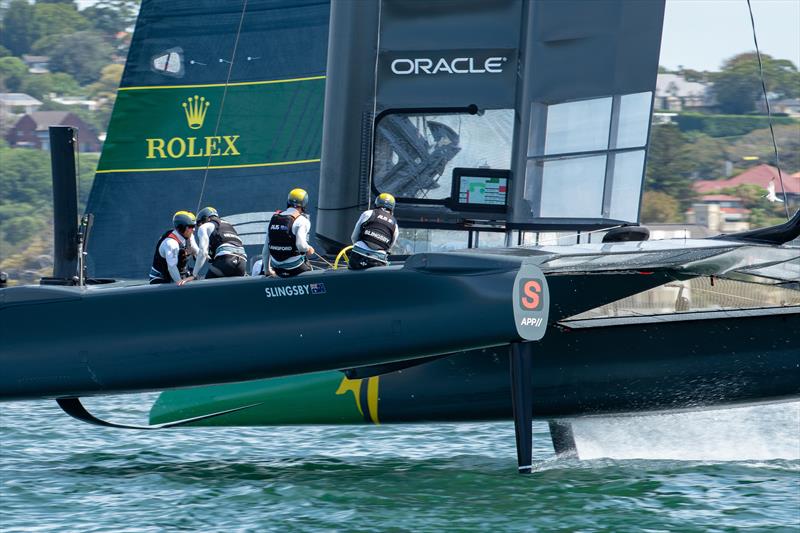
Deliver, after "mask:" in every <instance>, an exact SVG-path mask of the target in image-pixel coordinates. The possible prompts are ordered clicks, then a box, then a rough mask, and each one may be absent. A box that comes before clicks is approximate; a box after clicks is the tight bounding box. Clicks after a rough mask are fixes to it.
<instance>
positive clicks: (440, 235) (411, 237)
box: [391, 228, 469, 255]
mask: <svg viewBox="0 0 800 533" xmlns="http://www.w3.org/2000/svg"><path fill="white" fill-rule="evenodd" d="M468 239H469V235H468V234H467V232H466V231H457V230H440V229H414V228H400V234H399V235H398V238H397V243H395V245H394V247H393V248H392V250H391V253H392V254H393V255H411V254H417V253H421V252H446V251H449V250H463V249H465V248H467V246H468V244H469V240H468Z"/></svg>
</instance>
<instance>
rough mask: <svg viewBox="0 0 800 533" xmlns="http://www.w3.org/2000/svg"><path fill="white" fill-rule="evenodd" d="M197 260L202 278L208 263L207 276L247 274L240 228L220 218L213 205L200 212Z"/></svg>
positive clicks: (197, 273) (197, 232) (198, 214)
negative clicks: (239, 232) (237, 229)
mask: <svg viewBox="0 0 800 533" xmlns="http://www.w3.org/2000/svg"><path fill="white" fill-rule="evenodd" d="M194 237H195V239H196V240H197V248H198V253H197V261H195V264H194V270H193V273H194V277H195V278H196V279H201V276H202V272H201V270H202V268H203V267H204V266H205V264H206V262H208V272H207V273H206V275H205V277H206V279H212V278H227V277H231V278H232V277H238V276H244V275H245V271H246V267H247V254H246V253H245V251H244V243H243V242H242V239H241V238H240V237H239V234H238V233H237V232H236V229H235V228H234V227H233V226H232V225H231V224H230V223H229V222H226V221H225V220H223V219H221V218H220V217H219V213H218V212H217V210H216V209H214V208H213V207H204V208H203V209H201V210H200V212H199V213H197V230H196V231H195V233H194Z"/></svg>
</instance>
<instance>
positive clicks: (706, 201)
mask: <svg viewBox="0 0 800 533" xmlns="http://www.w3.org/2000/svg"><path fill="white" fill-rule="evenodd" d="M782 174H783V176H782V177H783V185H784V187H785V188H786V200H787V202H788V203H789V206H790V208H793V207H792V206H797V205H798V203H800V172H798V173H796V174H789V173H788V172H784V173H782ZM780 182H781V179H780V176H778V169H777V168H775V167H773V166H770V165H758V166H756V167H753V168H751V169H748V170H746V171H744V172H742V173H741V174H739V175H738V176H734V177H733V178H730V179H726V180H702V181H697V182H695V184H694V190H695V192H697V193H698V194H700V195H701V196H700V197H699V198H698V199H697V201H696V202H694V203H693V204H692V207H691V208H690V209H689V210H688V211H687V212H686V216H687V219H688V220H689V221H690V222H691V223H695V224H702V225H704V226H706V227H708V228H709V229H711V230H714V231H720V232H724V233H730V232H734V231H744V230H747V229H750V224H749V222H748V221H749V217H750V210H749V209H747V208H745V207H744V205H743V204H744V202H743V201H742V199H741V198H739V197H737V196H732V195H729V194H722V193H721V192H720V191H721V190H723V189H730V188H734V187H737V186H739V185H746V184H749V185H756V186H758V187H761V188H763V190H764V195H766V194H767V191H768V187H769V185H770V183H773V185H774V186H775V191H776V193H777V196H778V197H779V198H783V193H782V192H781V191H782V189H781V185H780Z"/></svg>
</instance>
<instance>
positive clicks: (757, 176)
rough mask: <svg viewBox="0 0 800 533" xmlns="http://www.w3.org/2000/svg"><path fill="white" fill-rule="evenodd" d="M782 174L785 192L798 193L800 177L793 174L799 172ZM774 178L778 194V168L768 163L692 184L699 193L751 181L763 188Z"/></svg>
mask: <svg viewBox="0 0 800 533" xmlns="http://www.w3.org/2000/svg"><path fill="white" fill-rule="evenodd" d="M782 174H783V185H784V187H786V192H787V193H789V194H800V179H795V178H794V176H796V175H797V174H800V172H798V173H797V174H789V173H788V172H782ZM773 178H774V179H775V192H776V193H778V194H780V193H781V192H782V189H781V182H780V179H779V178H778V169H777V168H775V167H773V166H770V165H758V166H757V167H753V168H751V169H749V170H745V171H744V172H742V173H741V174H739V175H738V176H734V177H733V178H731V179H727V180H701V181H697V182H695V184H694V190H696V191H697V192H699V193H701V194H702V193H710V192H713V191H718V190H720V189H726V188H728V187H736V186H737V185H743V184H746V183H751V184H753V185H759V186H761V187H763V188H764V189H766V188H767V185H768V184H769V182H770V181H772V179H773Z"/></svg>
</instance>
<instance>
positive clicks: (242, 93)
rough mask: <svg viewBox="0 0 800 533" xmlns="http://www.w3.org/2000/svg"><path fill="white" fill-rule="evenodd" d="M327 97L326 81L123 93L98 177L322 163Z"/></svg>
mask: <svg viewBox="0 0 800 533" xmlns="http://www.w3.org/2000/svg"><path fill="white" fill-rule="evenodd" d="M324 93H325V77H324V76H312V77H306V78H295V79H286V80H268V81H262V82H244V83H235V84H231V85H229V86H228V87H227V88H226V86H225V85H224V84H208V85H188V86H180V85H177V86H159V87H126V88H123V89H120V91H119V95H118V96H117V101H116V105H115V107H114V113H113V117H112V120H111V127H110V129H109V133H108V140H107V142H106V144H105V146H104V149H103V154H102V157H101V159H100V163H99V165H98V170H97V171H98V173H111V172H142V171H168V170H198V169H205V168H209V169H230V168H248V167H268V166H279V165H292V164H299V163H314V162H319V156H320V143H321V138H320V137H321V134H322V106H323V101H324ZM223 111H224V113H223Z"/></svg>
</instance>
